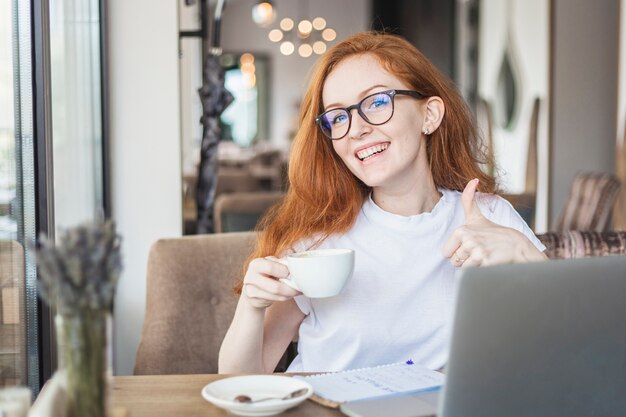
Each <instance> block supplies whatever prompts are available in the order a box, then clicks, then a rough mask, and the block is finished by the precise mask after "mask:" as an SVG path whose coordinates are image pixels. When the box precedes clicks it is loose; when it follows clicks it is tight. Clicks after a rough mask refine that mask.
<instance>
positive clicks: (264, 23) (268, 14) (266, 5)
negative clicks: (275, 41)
mask: <svg viewBox="0 0 626 417" xmlns="http://www.w3.org/2000/svg"><path fill="white" fill-rule="evenodd" d="M275 18H276V10H275V9H274V6H272V3H271V2H269V1H267V0H266V1H260V2H258V3H257V4H255V5H254V6H253V7H252V20H253V21H254V23H256V24H257V25H259V26H261V27H268V26H269V25H271V24H272V23H273V22H274V19H275Z"/></svg>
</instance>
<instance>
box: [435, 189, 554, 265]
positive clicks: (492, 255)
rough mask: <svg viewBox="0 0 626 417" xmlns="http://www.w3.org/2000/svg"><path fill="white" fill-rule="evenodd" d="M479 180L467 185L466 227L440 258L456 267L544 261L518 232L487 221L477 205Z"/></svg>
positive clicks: (464, 197) (455, 234)
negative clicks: (442, 257)
mask: <svg viewBox="0 0 626 417" xmlns="http://www.w3.org/2000/svg"><path fill="white" fill-rule="evenodd" d="M477 188H478V179H473V180H471V181H470V182H468V183H467V186H466V187H465V190H463V195H462V196H461V204H462V205H463V212H464V214H465V224H464V225H463V226H461V227H459V228H457V229H456V230H455V231H454V232H453V233H452V235H451V236H450V238H449V239H448V241H447V242H446V244H445V245H444V247H443V255H444V256H445V257H446V258H448V259H450V262H452V264H453V265H454V266H456V267H466V266H481V265H495V264H501V263H513V262H527V261H532V260H543V259H546V257H545V255H544V254H543V253H541V252H539V250H538V249H537V248H535V246H534V245H533V244H532V242H531V241H530V240H529V239H528V238H527V237H526V236H525V235H524V234H523V233H521V232H519V231H517V230H515V229H512V228H510V227H504V226H500V225H498V224H496V223H494V222H492V221H490V220H489V219H487V218H486V217H485V216H484V215H483V214H482V212H481V211H480V207H478V203H477V202H476V189H477Z"/></svg>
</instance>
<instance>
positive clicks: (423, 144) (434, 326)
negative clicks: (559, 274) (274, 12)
mask: <svg viewBox="0 0 626 417" xmlns="http://www.w3.org/2000/svg"><path fill="white" fill-rule="evenodd" d="M300 124H301V126H300V129H299V131H298V134H297V136H296V138H295V141H294V144H293V148H292V153H291V159H290V163H289V181H290V187H289V191H288V193H287V195H286V197H285V199H284V201H283V203H282V204H281V205H280V206H279V207H277V208H276V209H275V210H274V211H272V212H271V213H270V214H269V215H268V216H267V218H266V219H265V220H264V225H263V227H264V232H263V233H261V234H260V236H259V241H258V244H257V247H256V249H255V252H254V253H253V255H252V260H251V262H250V263H249V266H248V269H247V272H246V274H245V276H244V279H243V282H242V283H241V284H240V286H239V289H240V290H241V297H240V299H239V303H238V306H237V310H236V312H235V316H234V319H233V322H232V324H231V326H230V328H229V330H228V332H227V334H226V337H225V339H224V342H223V344H222V348H221V351H220V358H219V371H220V372H224V373H269V372H272V371H273V370H274V368H275V366H276V364H277V363H278V361H279V360H280V358H281V356H282V354H283V352H284V351H285V349H286V347H287V346H288V344H289V343H290V341H291V340H293V338H294V336H296V334H298V335H299V341H298V356H297V357H296V359H295V360H294V361H293V363H292V364H291V365H290V367H289V371H294V372H296V371H305V372H309V371H338V370H345V369H351V368H358V367H364V366H374V365H380V364H385V363H391V362H398V361H404V360H407V359H409V358H411V359H412V360H413V361H414V362H416V363H421V364H423V365H425V366H427V367H430V368H432V369H439V368H441V367H442V366H443V365H444V364H445V363H446V359H447V357H446V355H447V346H448V343H449V324H450V319H451V310H452V308H453V301H454V300H453V294H454V287H455V279H454V276H455V270H456V269H457V268H459V267H465V266H471V265H490V264H495V263H506V262H523V261H531V260H542V259H545V256H544V254H543V253H542V252H541V251H542V250H543V249H545V248H544V247H543V245H541V243H540V242H539V241H538V240H537V239H536V237H535V236H534V235H533V233H532V231H530V229H529V228H528V226H527V225H526V224H525V223H524V221H523V220H522V219H521V218H520V216H519V215H518V214H517V213H516V212H515V211H514V210H513V208H512V207H511V206H510V204H508V203H507V202H506V201H505V200H503V199H501V198H500V197H497V196H495V195H493V193H494V192H495V191H496V185H495V181H494V179H493V178H491V177H490V176H488V175H487V174H485V173H484V172H483V171H481V169H480V164H481V163H485V162H487V161H486V158H485V157H484V154H483V153H482V150H481V147H480V142H479V138H478V135H477V132H476V127H475V125H474V124H473V121H472V116H471V113H470V112H469V110H468V109H467V107H466V105H465V103H464V102H463V99H462V98H461V97H460V95H459V94H458V93H457V92H456V90H455V89H454V87H453V86H452V84H451V82H450V81H448V80H447V79H446V78H445V77H444V76H443V75H442V74H441V73H439V71H437V69H436V68H435V67H434V66H433V65H432V64H431V63H430V62H429V61H428V60H427V59H426V58H425V57H424V56H423V55H422V54H421V53H420V52H419V51H417V50H416V49H415V48H414V47H413V46H412V45H411V44H409V43H408V42H407V41H405V40H404V39H402V38H400V37H397V36H394V35H388V34H380V33H362V34H357V35H354V36H351V37H350V38H348V39H346V40H344V41H343V42H341V43H339V44H338V45H336V46H335V47H333V48H332V49H330V50H329V51H328V52H327V53H326V54H325V55H324V56H323V57H322V58H321V59H320V62H319V63H318V65H317V67H316V71H315V73H314V74H313V77H312V80H311V83H310V85H309V88H308V90H307V92H306V95H305V98H304V101H303V103H302V108H301V115H300ZM477 189H478V190H480V191H481V192H480V193H477V192H476V190H477ZM461 192H462V193H461ZM312 247H316V248H333V247H337V248H339V247H345V248H352V249H354V250H355V251H356V265H355V272H354V275H353V277H352V279H351V281H350V282H349V283H348V285H347V286H346V288H344V290H343V292H342V293H341V294H339V295H338V296H336V297H333V298H323V299H308V298H306V297H304V296H303V295H301V294H300V293H298V292H297V291H295V290H293V289H292V288H291V287H289V286H288V285H286V284H283V283H282V282H280V281H278V279H280V278H285V277H287V276H288V274H289V271H288V269H287V267H286V266H285V265H282V264H281V263H279V262H277V258H275V257H276V256H278V257H282V256H285V255H286V254H288V253H289V252H292V251H301V250H306V249H310V248H312Z"/></svg>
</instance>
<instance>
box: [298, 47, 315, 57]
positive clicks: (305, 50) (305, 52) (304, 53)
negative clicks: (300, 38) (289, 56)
mask: <svg viewBox="0 0 626 417" xmlns="http://www.w3.org/2000/svg"><path fill="white" fill-rule="evenodd" d="M298 53H299V54H300V56H301V57H302V58H308V57H310V56H311V54H312V53H313V48H311V45H309V44H308V43H303V44H302V45H300V46H299V47H298Z"/></svg>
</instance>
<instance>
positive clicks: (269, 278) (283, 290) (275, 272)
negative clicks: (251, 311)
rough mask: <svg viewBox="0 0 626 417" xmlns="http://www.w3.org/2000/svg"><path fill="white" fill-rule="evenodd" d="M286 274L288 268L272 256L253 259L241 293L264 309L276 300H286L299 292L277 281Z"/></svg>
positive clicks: (254, 304) (287, 273)
mask: <svg viewBox="0 0 626 417" xmlns="http://www.w3.org/2000/svg"><path fill="white" fill-rule="evenodd" d="M288 276H289V269H288V268H287V267H286V266H285V265H283V264H281V263H280V262H278V259H277V258H276V257H274V256H267V257H265V258H256V259H253V260H252V261H251V262H250V265H248V270H247V271H246V276H245V277H244V278H243V288H242V289H241V295H242V297H246V300H247V301H248V303H249V304H250V305H252V306H253V307H255V308H259V309H265V308H267V307H269V306H271V305H272V304H273V303H274V302H276V301H287V300H289V299H291V298H293V297H295V296H296V295H300V294H301V293H300V292H299V291H296V290H294V289H293V288H291V287H290V286H289V285H287V284H283V283H282V282H280V281H279V279H281V278H287V277H288Z"/></svg>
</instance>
